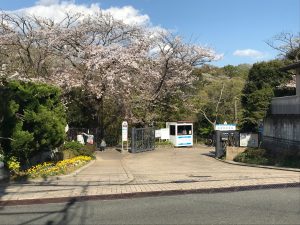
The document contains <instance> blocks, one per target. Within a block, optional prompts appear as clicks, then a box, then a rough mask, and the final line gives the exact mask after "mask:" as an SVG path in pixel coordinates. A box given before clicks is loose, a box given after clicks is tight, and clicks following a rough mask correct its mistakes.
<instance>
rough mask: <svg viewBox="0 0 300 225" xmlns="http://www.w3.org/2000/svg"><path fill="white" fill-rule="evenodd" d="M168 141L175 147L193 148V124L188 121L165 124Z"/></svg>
mask: <svg viewBox="0 0 300 225" xmlns="http://www.w3.org/2000/svg"><path fill="white" fill-rule="evenodd" d="M166 127H167V128H169V131H170V141H171V142H172V144H173V145H174V146H175V147H186V146H193V123H192V122H188V121H178V122H167V124H166Z"/></svg>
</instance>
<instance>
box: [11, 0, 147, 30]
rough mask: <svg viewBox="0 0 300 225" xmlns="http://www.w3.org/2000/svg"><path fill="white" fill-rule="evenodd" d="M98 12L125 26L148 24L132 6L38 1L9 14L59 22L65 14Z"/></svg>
mask: <svg viewBox="0 0 300 225" xmlns="http://www.w3.org/2000/svg"><path fill="white" fill-rule="evenodd" d="M100 11H102V12H104V13H109V14H111V15H112V16H113V17H114V18H115V19H118V20H123V22H124V23H126V24H136V25H145V24H149V23H150V18H149V16H148V15H147V14H141V13H140V11H139V10H137V9H135V8H133V7H132V6H124V7H121V8H117V7H111V8H108V9H102V8H100V5H99V4H97V3H94V4H90V5H85V4H76V3H75V0H68V1H62V0H38V1H37V2H36V3H35V5H34V6H32V7H28V8H22V9H18V10H16V11H11V13H17V14H25V15H26V14H29V15H35V16H37V17H43V18H51V19H53V20H55V21H61V20H62V19H64V18H65V15H66V13H70V12H72V13H81V14H83V15H94V14H96V13H99V12H100Z"/></svg>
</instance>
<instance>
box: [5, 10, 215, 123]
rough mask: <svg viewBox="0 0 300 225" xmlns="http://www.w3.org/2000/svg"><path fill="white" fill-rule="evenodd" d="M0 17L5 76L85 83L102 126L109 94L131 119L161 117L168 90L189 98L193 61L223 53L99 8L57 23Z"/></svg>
mask: <svg viewBox="0 0 300 225" xmlns="http://www.w3.org/2000/svg"><path fill="white" fill-rule="evenodd" d="M0 20H1V21H0V60H1V65H2V68H3V69H2V71H1V78H2V79H21V80H28V81H30V80H31V81H39V82H46V83H50V84H54V85H58V86H60V87H61V88H62V89H63V90H64V91H65V92H68V91H69V90H70V89H72V88H74V87H78V88H81V89H82V90H83V91H85V92H86V93H88V94H89V96H90V97H91V98H93V99H95V101H96V102H97V103H96V105H97V107H98V115H99V124H100V125H101V124H102V125H101V126H103V117H102V115H103V111H102V110H103V104H104V100H105V99H114V102H117V104H118V106H119V107H120V108H122V110H121V111H122V115H120V116H123V117H124V118H125V119H127V120H129V121H131V122H134V123H147V122H149V121H153V120H155V119H157V116H156V114H155V108H156V107H162V106H163V102H164V101H165V100H166V98H168V96H172V95H176V96H178V97H180V98H182V99H184V98H185V95H184V88H186V87H188V86H189V85H191V83H192V82H193V79H194V78H193V76H192V75H191V72H192V69H193V67H195V66H198V65H201V64H203V63H206V62H210V61H212V60H216V59H217V58H218V56H217V54H216V53H215V52H214V51H213V50H212V49H210V48H207V47H201V46H198V45H194V44H187V43H184V41H183V40H182V39H181V38H180V37H178V36H175V35H173V34H172V33H170V32H168V31H165V30H161V31H157V30H155V29H151V28H150V27H140V26H136V25H128V24H125V23H123V22H122V21H118V20H115V19H114V18H113V17H112V16H111V15H108V14H104V13H101V12H99V13H98V14H96V15H90V16H86V15H85V16H84V15H80V14H72V13H69V14H66V17H65V18H64V19H63V20H62V21H60V22H55V21H53V20H51V19H45V18H36V17H34V16H26V15H25V16H21V15H12V14H7V13H5V12H2V13H1V18H0ZM137 109H138V110H137ZM141 111H142V112H143V113H142V114H141V113H140V112H141Z"/></svg>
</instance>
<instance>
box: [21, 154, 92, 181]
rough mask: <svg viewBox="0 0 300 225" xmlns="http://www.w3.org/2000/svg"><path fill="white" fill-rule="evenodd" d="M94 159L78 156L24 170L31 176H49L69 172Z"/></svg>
mask: <svg viewBox="0 0 300 225" xmlns="http://www.w3.org/2000/svg"><path fill="white" fill-rule="evenodd" d="M91 160H92V157H90V156H77V157H74V158H71V159H65V160H62V161H59V162H57V163H53V162H45V163H42V164H38V165H36V166H33V167H31V168H30V169H28V170H26V171H24V173H25V175H27V176H28V177H30V178H37V177H48V176H55V175H61V174H68V173H71V172H73V171H74V170H76V169H78V168H79V167H82V166H83V165H85V164H87V163H88V162H89V161H91Z"/></svg>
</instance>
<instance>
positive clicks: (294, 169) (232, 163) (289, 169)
mask: <svg viewBox="0 0 300 225" xmlns="http://www.w3.org/2000/svg"><path fill="white" fill-rule="evenodd" d="M215 159H216V160H218V161H220V162H223V163H227V164H231V165H236V166H248V167H257V168H264V169H272V170H285V171H292V172H300V169H296V168H285V167H276V166H262V165H257V164H248V163H240V162H234V161H228V160H222V159H217V158H215Z"/></svg>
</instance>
